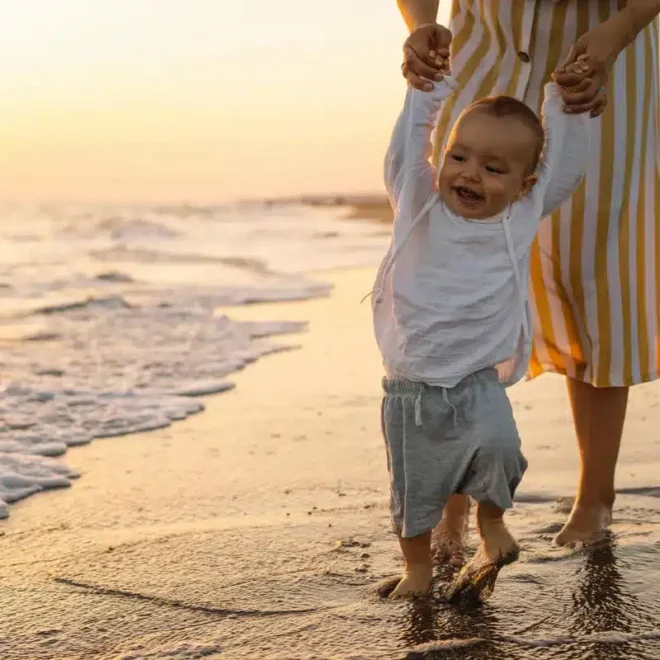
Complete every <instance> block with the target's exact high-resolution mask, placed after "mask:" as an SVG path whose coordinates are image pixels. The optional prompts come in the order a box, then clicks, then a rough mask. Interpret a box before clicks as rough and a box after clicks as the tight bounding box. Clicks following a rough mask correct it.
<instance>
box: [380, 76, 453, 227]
mask: <svg viewBox="0 0 660 660" xmlns="http://www.w3.org/2000/svg"><path fill="white" fill-rule="evenodd" d="M454 88H455V83H454V82H453V80H451V79H450V78H448V77H445V78H444V79H443V80H441V81H440V82H436V83H434V86H433V90H432V91H430V92H423V91H420V90H418V89H415V88H413V87H408V91H407V92H406V100H405V103H404V106H403V110H402V111H401V114H400V115H399V118H398V119H397V122H396V124H395V126H394V131H393V132H392V138H391V140H390V146H389V148H388V150H387V154H386V156H385V187H386V190H387V195H388V197H389V199H390V203H391V205H392V208H393V209H394V212H395V214H396V215H398V216H403V217H406V218H408V219H409V220H411V221H412V219H413V218H414V217H415V216H416V215H417V214H418V213H419V212H420V211H421V209H422V207H423V206H424V204H425V203H426V202H427V200H428V198H429V196H430V195H431V194H432V193H433V192H434V190H435V179H436V168H435V167H433V165H431V163H430V162H429V158H430V156H431V152H432V146H431V133H432V132H433V129H434V128H435V125H436V123H437V121H438V115H439V114H440V109H441V107H442V103H443V101H444V100H445V99H446V98H447V97H448V96H449V95H451V93H452V92H453V90H454Z"/></svg>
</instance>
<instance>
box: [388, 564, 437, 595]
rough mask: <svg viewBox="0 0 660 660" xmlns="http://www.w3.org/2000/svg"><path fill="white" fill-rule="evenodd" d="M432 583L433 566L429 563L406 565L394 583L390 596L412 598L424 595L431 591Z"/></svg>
mask: <svg viewBox="0 0 660 660" xmlns="http://www.w3.org/2000/svg"><path fill="white" fill-rule="evenodd" d="M432 583H433V568H432V566H431V564H419V565H417V566H408V567H407V568H406V572H405V574H404V576H403V577H402V578H401V580H400V581H399V584H397V585H396V588H395V589H394V591H393V592H392V593H391V594H390V598H392V599H397V598H413V597H415V596H426V595H427V594H428V593H429V592H430V591H431V584H432Z"/></svg>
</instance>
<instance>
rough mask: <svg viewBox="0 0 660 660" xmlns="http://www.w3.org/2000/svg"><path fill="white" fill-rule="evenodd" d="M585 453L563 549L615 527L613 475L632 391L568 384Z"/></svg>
mask: <svg viewBox="0 0 660 660" xmlns="http://www.w3.org/2000/svg"><path fill="white" fill-rule="evenodd" d="M567 384H568V395H569V398H570V401H571V408H572V410H573V423H574V425H575V433H576V435H577V440H578V448H579V452H580V481H579V485H578V492H577V496H576V498H575V503H574V505H573V511H572V512H571V515H570V518H569V519H568V522H567V523H566V524H565V525H564V528H563V529H562V530H561V532H559V534H558V535H557V536H556V538H555V542H556V543H558V544H559V545H570V544H572V543H575V542H576V541H588V540H590V539H593V538H595V537H598V535H599V534H601V533H602V532H603V531H604V530H605V529H606V528H607V527H608V526H609V525H610V523H611V522H612V506H613V505H614V473H615V470H616V463H617V459H618V457H619V447H620V446H621V436H622V434H623V424H624V421H625V418H626V407H627V404H628V389H629V388H627V387H594V386H593V385H589V384H588V383H584V382H582V381H578V380H574V379H572V378H568V379H567Z"/></svg>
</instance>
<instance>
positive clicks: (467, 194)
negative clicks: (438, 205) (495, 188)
mask: <svg viewBox="0 0 660 660" xmlns="http://www.w3.org/2000/svg"><path fill="white" fill-rule="evenodd" d="M454 192H455V193H456V195H457V196H458V197H459V199H460V200H461V201H463V202H467V203H468V204H476V203H477V202H480V201H482V200H483V195H480V194H479V193H477V192H475V191H474V190H472V189H471V188H467V187H466V186H454Z"/></svg>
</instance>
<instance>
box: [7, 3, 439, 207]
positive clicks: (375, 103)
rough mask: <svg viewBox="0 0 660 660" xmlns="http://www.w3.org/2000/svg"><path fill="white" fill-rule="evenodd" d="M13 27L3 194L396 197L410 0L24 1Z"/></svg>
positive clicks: (12, 7)
mask: <svg viewBox="0 0 660 660" xmlns="http://www.w3.org/2000/svg"><path fill="white" fill-rule="evenodd" d="M441 4H443V3H441ZM446 4H447V3H446V2H445V3H444V5H446ZM446 9H447V7H446V6H443V7H442V9H441V16H444V15H446ZM0 16H1V18H2V25H3V27H2V30H1V32H2V35H1V38H0V92H1V94H2V114H1V115H0V116H1V117H2V121H0V145H1V146H0V197H1V198H3V199H9V200H30V201H58V200H71V201H87V200H96V201H140V202H149V201H156V202H161V201H173V202H179V201H189V202H214V201H224V200H230V199H235V198H245V197H264V196H273V195H288V194H297V193H301V192H302V193H312V192H334V191H337V192H371V191H378V190H380V189H381V169H382V168H381V162H382V156H383V150H384V149H385V147H386V142H387V139H388V137H389V134H390V131H391V128H392V122H393V121H394V119H395V116H396V114H397V112H398V110H399V107H400V104H401V101H402V96H403V94H404V89H405V87H404V82H403V80H402V79H401V77H400V74H399V63H400V59H401V55H400V54H401V44H402V42H403V39H404V38H405V35H406V31H405V26H404V24H403V21H402V19H401V17H400V15H399V13H398V11H397V7H396V2H395V0H332V1H327V2H319V3H316V2H310V1H309V0H284V1H283V2H279V3H278V2H276V1H275V0H252V1H250V0H233V1H229V0H185V1H184V0H113V1H112V2H100V1H93V2H90V0H58V1H57V2H54V1H51V0H22V1H21V2H11V3H10V2H8V3H3V8H2V13H1V14H0Z"/></svg>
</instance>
